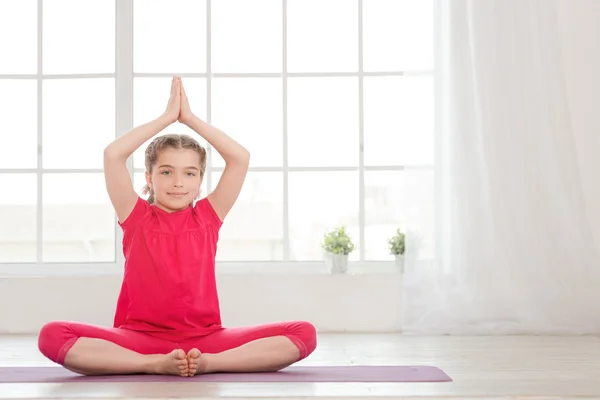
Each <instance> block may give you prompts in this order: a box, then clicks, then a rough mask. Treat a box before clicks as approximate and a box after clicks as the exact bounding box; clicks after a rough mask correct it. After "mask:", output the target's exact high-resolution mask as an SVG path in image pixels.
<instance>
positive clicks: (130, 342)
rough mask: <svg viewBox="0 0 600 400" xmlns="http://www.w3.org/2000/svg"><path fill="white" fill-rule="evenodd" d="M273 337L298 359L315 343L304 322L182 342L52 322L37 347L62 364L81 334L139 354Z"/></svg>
mask: <svg viewBox="0 0 600 400" xmlns="http://www.w3.org/2000/svg"><path fill="white" fill-rule="evenodd" d="M273 336H285V337H287V338H288V339H289V340H290V341H291V342H292V343H293V344H294V345H296V347H297V348H298V350H299V351H300V358H299V360H301V359H303V358H306V357H308V355H309V354H311V353H312V352H313V351H314V350H315V347H316V345H317V337H316V331H315V327H314V326H313V325H311V324H310V323H308V322H304V321H294V322H282V323H273V324H266V325H258V326H249V327H240V328H223V329H221V330H218V331H216V332H213V333H210V334H208V335H206V336H200V337H194V338H189V339H183V340H181V341H171V340H166V339H159V338H156V337H153V336H150V335H149V334H147V333H143V332H137V331H131V330H127V329H122V328H105V327H102V326H97V325H89V324H82V323H78V322H68V321H53V322H49V323H47V324H46V325H44V326H43V328H42V330H41V331H40V334H39V337H38V347H39V349H40V351H41V352H42V354H43V355H44V356H46V357H48V358H49V359H50V360H52V361H54V362H55V363H57V364H61V365H63V364H64V361H65V356H66V355H67V352H68V351H69V350H70V349H71V347H72V346H73V344H75V342H76V341H77V339H79V338H80V337H87V338H95V339H104V340H107V341H109V342H112V343H115V344H117V345H119V346H121V347H124V348H126V349H129V350H132V351H135V352H137V353H140V354H166V353H169V352H171V351H173V350H175V349H182V350H183V351H185V352H186V353H187V352H188V351H190V350H191V349H193V348H197V349H198V350H200V352H202V353H220V352H222V351H225V350H229V349H233V348H235V347H239V346H241V345H243V344H245V343H248V342H251V341H253V340H257V339H261V338H267V337H273Z"/></svg>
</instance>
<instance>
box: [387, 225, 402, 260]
mask: <svg viewBox="0 0 600 400" xmlns="http://www.w3.org/2000/svg"><path fill="white" fill-rule="evenodd" d="M404 239H405V235H404V233H402V232H401V231H400V228H398V229H396V234H395V235H394V236H393V237H392V238H391V239H390V240H389V241H388V245H389V250H390V254H393V255H401V254H404V250H405V248H404Z"/></svg>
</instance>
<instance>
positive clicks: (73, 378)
mask: <svg viewBox="0 0 600 400" xmlns="http://www.w3.org/2000/svg"><path fill="white" fill-rule="evenodd" d="M450 381H452V379H451V378H450V377H449V376H448V375H446V374H445V373H444V372H443V371H442V370H441V369H439V368H436V367H430V366H387V365H386V366H367V365H351V366H319V367H316V366H315V367H309V366H306V367H304V366H296V367H295V366H292V367H288V368H286V369H284V370H281V371H279V372H260V373H217V374H206V375H196V376H193V377H179V376H169V375H109V376H81V375H78V374H75V373H73V372H71V371H69V370H67V369H64V368H62V367H0V383H17V382H18V383H33V382H35V383H53V382H450Z"/></svg>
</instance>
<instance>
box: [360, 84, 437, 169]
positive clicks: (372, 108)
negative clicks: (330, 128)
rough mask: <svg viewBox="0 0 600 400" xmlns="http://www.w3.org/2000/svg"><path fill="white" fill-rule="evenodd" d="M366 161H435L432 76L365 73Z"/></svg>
mask: <svg viewBox="0 0 600 400" xmlns="http://www.w3.org/2000/svg"><path fill="white" fill-rule="evenodd" d="M364 113H365V115H364V129H365V137H364V142H365V164H366V165H405V164H409V165H410V164H413V165H414V164H427V165H430V164H433V156H434V142H433V141H434V102H433V79H432V78H431V77H402V76H400V77H365V78H364Z"/></svg>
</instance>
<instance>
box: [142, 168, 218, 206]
mask: <svg viewBox="0 0 600 400" xmlns="http://www.w3.org/2000/svg"><path fill="white" fill-rule="evenodd" d="M206 182H207V177H206V175H205V176H204V179H203V180H202V184H200V197H201V198H202V197H206V195H207V191H206V187H207V184H206ZM144 186H146V174H145V173H143V172H136V173H135V174H133V189H134V190H135V191H136V193H137V194H138V196H140V197H141V198H143V199H146V200H148V197H149V196H148V194H143V193H142V189H143V188H144Z"/></svg>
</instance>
